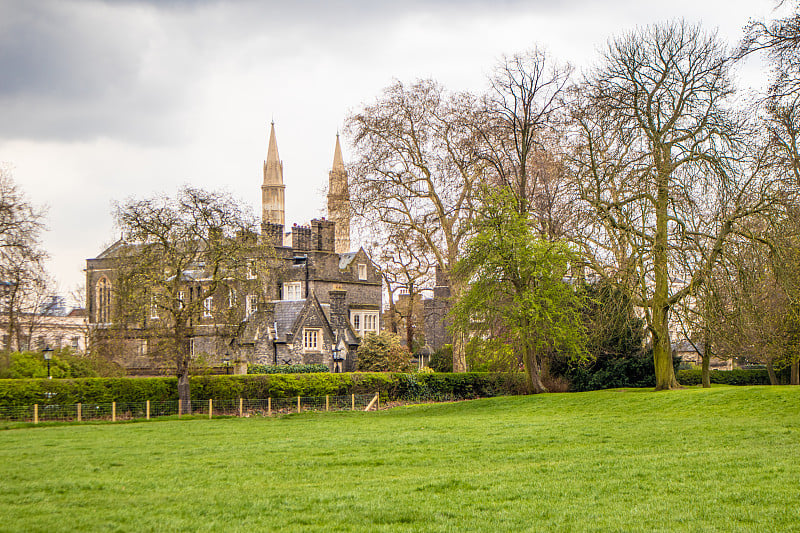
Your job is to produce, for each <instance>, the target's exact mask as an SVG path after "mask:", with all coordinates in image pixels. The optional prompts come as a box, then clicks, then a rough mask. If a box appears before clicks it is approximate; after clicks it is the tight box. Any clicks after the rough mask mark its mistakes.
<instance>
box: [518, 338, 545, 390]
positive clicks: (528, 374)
mask: <svg viewBox="0 0 800 533" xmlns="http://www.w3.org/2000/svg"><path fill="white" fill-rule="evenodd" d="M522 360H523V363H524V364H525V382H526V384H527V386H528V392H532V393H533V394H540V393H542V392H547V388H546V387H545V386H544V384H543V383H542V376H541V371H540V369H539V362H538V361H537V360H536V353H535V352H534V351H533V348H531V347H530V346H525V350H524V351H523V356H522Z"/></svg>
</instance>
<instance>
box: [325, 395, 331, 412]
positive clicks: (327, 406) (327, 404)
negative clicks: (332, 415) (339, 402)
mask: <svg viewBox="0 0 800 533" xmlns="http://www.w3.org/2000/svg"><path fill="white" fill-rule="evenodd" d="M325 410H326V411H330V395H329V394H326V395H325Z"/></svg>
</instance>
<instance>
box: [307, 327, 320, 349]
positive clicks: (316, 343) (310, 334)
mask: <svg viewBox="0 0 800 533" xmlns="http://www.w3.org/2000/svg"><path fill="white" fill-rule="evenodd" d="M312 340H313V342H312ZM312 344H313V346H312ZM303 351H304V352H321V351H322V329H321V328H303Z"/></svg>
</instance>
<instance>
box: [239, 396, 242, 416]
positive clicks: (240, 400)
mask: <svg viewBox="0 0 800 533" xmlns="http://www.w3.org/2000/svg"><path fill="white" fill-rule="evenodd" d="M239 418H242V399H241V398H239Z"/></svg>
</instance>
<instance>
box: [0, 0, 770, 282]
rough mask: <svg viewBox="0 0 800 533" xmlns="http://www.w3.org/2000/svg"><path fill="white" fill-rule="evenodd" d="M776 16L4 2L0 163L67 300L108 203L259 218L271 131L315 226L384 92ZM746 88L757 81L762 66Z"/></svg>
mask: <svg viewBox="0 0 800 533" xmlns="http://www.w3.org/2000/svg"><path fill="white" fill-rule="evenodd" d="M774 5H775V4H774V2H772V1H771V0H672V1H668V2H664V1H659V2H648V1H645V0H630V1H628V0H604V1H589V0H585V1H579V0H574V1H571V0H562V1H552V0H530V1H527V2H524V1H519V2H517V1H502V2H501V1H488V0H486V1H479V0H474V1H458V0H449V1H448V0H441V1H433V2H422V1H414V0H411V1H408V0H407V1H403V2H381V1H377V0H376V1H373V0H359V1H352V2H346V1H290V0H283V1H275V2H271V1H228V2H221V1H220V2H212V1H195V2H193V1H188V0H186V1H181V0H172V1H156V0H152V1H106V2H102V1H69V0H53V1H48V0H37V1H36V2H31V1H27V0H19V1H14V0H0V164H3V165H5V166H6V167H10V169H11V171H12V174H13V176H14V179H15V180H16V182H17V184H18V185H19V186H20V187H21V188H22V189H24V190H25V191H26V193H27V195H28V197H29V198H30V200H31V201H32V202H33V203H35V204H39V205H47V206H48V207H49V219H48V225H49V228H50V229H49V231H48V232H46V234H45V235H44V245H45V248H46V249H47V250H48V252H49V253H50V256H51V258H50V261H49V264H48V267H49V271H50V272H51V274H52V275H53V276H54V277H55V279H56V281H57V282H58V287H59V290H60V292H62V293H64V294H66V293H67V292H69V291H70V290H73V289H74V288H76V287H77V286H78V285H80V284H82V283H83V282H84V275H83V272H82V270H83V268H84V267H85V259H86V258H90V257H94V256H96V255H97V254H99V253H100V252H101V251H102V250H103V249H104V247H105V245H107V244H110V243H111V242H113V241H114V240H116V238H117V236H118V230H117V229H116V228H115V227H114V225H113V221H112V218H111V208H112V203H113V202H114V201H123V200H125V199H127V198H129V197H132V196H133V197H147V196H151V195H154V194H156V193H162V192H163V193H168V194H173V193H175V191H177V190H178V188H179V187H180V186H181V185H182V184H186V183H188V184H192V185H194V186H198V187H203V188H207V189H223V190H227V191H228V192H230V193H232V194H233V195H234V196H235V197H237V198H239V199H241V200H243V201H245V202H246V203H247V204H249V205H252V207H253V210H254V212H255V213H260V185H261V181H262V161H263V160H264V159H265V158H266V151H267V140H268V132H269V129H268V127H269V126H268V125H269V122H270V121H271V120H274V121H275V128H276V132H277V140H278V150H279V152H280V156H281V159H282V160H283V163H284V181H285V183H286V223H287V225H289V226H290V225H291V224H293V223H303V222H307V221H308V220H310V219H311V218H313V217H316V216H320V215H324V212H323V211H322V210H323V208H324V205H325V202H324V200H323V195H322V189H323V187H324V186H325V184H326V182H327V179H328V170H329V169H330V166H331V163H332V159H333V148H334V142H335V136H336V132H337V130H339V129H341V128H342V126H343V122H344V119H345V117H346V116H347V114H348V112H350V111H354V110H357V109H358V108H359V107H360V106H361V105H363V104H364V103H369V102H372V101H373V100H374V99H375V98H376V97H377V96H378V95H379V94H380V92H381V90H382V89H383V88H384V87H386V86H387V85H389V84H390V83H391V81H392V79H393V78H397V79H400V80H403V81H408V82H410V81H413V80H415V79H417V78H423V77H433V78H436V79H437V80H439V81H440V82H442V83H444V84H445V85H446V86H447V87H448V88H451V89H454V90H472V91H481V90H483V88H484V87H485V80H486V75H487V73H488V72H489V71H490V70H491V68H492V66H493V65H494V64H495V63H496V61H497V58H498V57H499V56H501V55H502V54H513V53H515V52H519V51H523V50H525V49H526V48H529V47H531V46H532V45H534V44H538V45H540V46H543V47H545V48H546V49H547V50H548V51H549V53H550V55H551V56H553V57H556V58H558V59H559V60H562V61H569V62H571V63H573V64H574V65H576V67H578V69H581V68H585V67H586V66H588V65H591V64H592V62H594V61H595V60H596V58H597V57H598V52H599V51H600V50H601V49H602V48H603V47H604V45H605V43H606V41H607V39H608V38H609V37H611V36H613V35H617V34H619V33H621V32H624V31H626V30H630V29H632V28H635V27H636V26H640V25H645V24H649V23H653V22H659V21H664V20H667V19H674V18H681V17H682V18H684V19H686V20H687V21H689V22H701V23H702V24H703V25H704V26H705V27H706V28H708V29H710V30H714V29H716V30H717V31H718V33H719V35H720V37H721V38H722V39H723V40H724V41H726V42H728V43H730V44H731V45H733V44H735V43H736V41H737V40H738V39H739V38H740V37H741V36H742V29H743V27H744V26H745V25H746V24H747V22H748V20H749V19H751V18H756V19H770V18H773V17H774V16H775V15H776V14H775V13H774V12H773V11H772V10H773V8H774ZM778 14H780V13H778ZM741 77H742V79H743V80H745V81H746V83H747V84H750V85H752V84H754V83H755V84H757V83H759V81H760V80H761V79H763V73H762V67H761V65H760V64H759V62H751V63H750V64H749V65H748V66H747V68H746V69H745V70H744V71H743V72H742V74H741ZM343 151H344V158H345V162H347V161H348V156H349V146H348V143H347V139H343Z"/></svg>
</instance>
